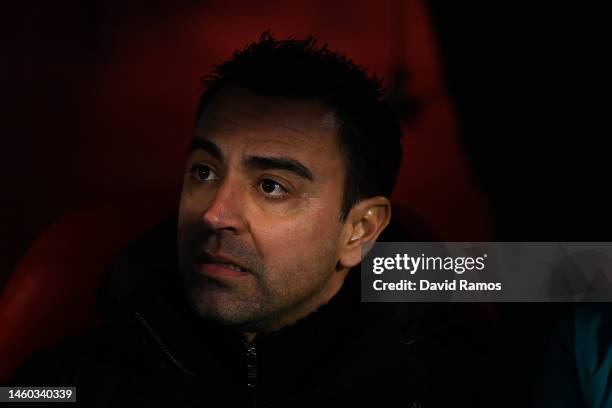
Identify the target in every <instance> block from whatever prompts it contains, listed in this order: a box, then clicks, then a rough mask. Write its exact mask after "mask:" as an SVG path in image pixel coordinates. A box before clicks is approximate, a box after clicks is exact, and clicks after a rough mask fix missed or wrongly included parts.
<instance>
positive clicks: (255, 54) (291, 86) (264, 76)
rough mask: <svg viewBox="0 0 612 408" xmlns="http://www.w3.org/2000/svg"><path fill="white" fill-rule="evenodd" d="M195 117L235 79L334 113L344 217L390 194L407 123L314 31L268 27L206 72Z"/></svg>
mask: <svg viewBox="0 0 612 408" xmlns="http://www.w3.org/2000/svg"><path fill="white" fill-rule="evenodd" d="M202 81H203V83H204V91H203V92H202V95H201V97H200V103H199V106H198V111H197V117H196V120H197V118H199V117H200V114H201V113H202V110H203V109H204V107H205V106H206V104H207V103H208V102H209V101H210V99H211V98H212V97H213V96H214V95H215V94H216V93H217V92H219V90H221V89H222V88H223V87H225V86H227V85H229V84H233V85H238V86H240V87H243V88H245V89H248V90H250V91H253V92H254V93H255V94H257V95H259V96H262V97H283V98H291V99H306V100H315V101H319V102H321V103H323V104H324V105H325V106H328V107H329V108H331V109H332V111H333V112H334V115H335V118H336V121H337V123H338V125H339V129H338V134H339V138H340V146H341V150H342V151H343V154H344V160H345V163H346V169H347V176H346V180H345V187H344V198H343V202H342V207H341V218H342V219H343V220H344V219H345V218H346V216H347V215H348V213H349V211H350V210H351V208H352V207H353V206H354V205H355V204H356V203H358V202H359V201H360V200H362V199H364V198H367V197H373V196H377V195H382V196H386V197H389V196H390V195H391V192H392V191H393V186H394V185H395V181H396V179H397V174H398V172H399V167H400V164H401V160H402V146H401V138H402V129H401V123H400V121H399V118H398V117H397V116H396V114H395V112H394V110H393V109H392V107H391V104H390V103H389V101H388V100H387V99H386V98H385V97H384V90H383V87H382V83H381V82H382V81H381V80H379V79H378V78H377V77H376V75H372V76H368V74H367V70H366V69H364V68H363V67H362V66H360V65H357V64H355V63H354V62H353V61H351V60H350V59H349V58H347V57H346V56H345V55H344V54H342V53H339V52H333V51H331V50H330V49H329V48H328V46H327V44H325V45H322V46H318V44H317V40H316V39H315V38H314V37H307V38H305V39H295V38H290V39H287V40H276V39H275V38H274V37H273V35H272V34H270V32H269V31H266V32H264V33H263V34H261V36H260V38H259V41H257V42H254V43H251V44H249V45H247V46H246V47H245V48H244V49H242V50H237V51H235V52H234V54H233V55H232V57H231V58H230V59H229V60H228V61H226V62H224V63H222V64H220V65H217V66H216V67H215V68H214V69H213V71H212V72H211V73H210V74H208V75H206V76H205V77H204V78H203V80H202Z"/></svg>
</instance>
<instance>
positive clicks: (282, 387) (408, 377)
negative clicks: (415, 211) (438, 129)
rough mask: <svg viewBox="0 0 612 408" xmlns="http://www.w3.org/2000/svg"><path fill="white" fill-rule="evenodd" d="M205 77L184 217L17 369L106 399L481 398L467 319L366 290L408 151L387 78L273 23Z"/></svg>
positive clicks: (323, 401) (107, 402)
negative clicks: (85, 325) (71, 327)
mask: <svg viewBox="0 0 612 408" xmlns="http://www.w3.org/2000/svg"><path fill="white" fill-rule="evenodd" d="M205 85H206V87H205V90H204V92H203V95H202V97H201V101H200V105H199V109H198V115H197V125H196V130H195V137H194V139H193V141H192V143H191V144H190V147H189V156H188V160H187V166H186V172H185V178H184V184H183V191H182V195H181V201H180V206H179V213H178V221H177V220H170V221H168V222H167V223H166V224H164V225H162V226H160V227H159V228H158V229H157V230H156V231H153V232H152V233H150V234H148V235H147V236H145V237H144V238H143V239H142V240H140V241H138V242H136V243H135V244H133V245H132V246H131V248H129V249H128V250H127V251H126V252H125V253H123V254H122V255H121V256H120V257H118V259H117V261H116V262H115V265H114V268H112V270H111V272H110V273H109V274H108V275H107V277H106V281H105V283H104V285H103V289H102V291H101V302H102V303H103V305H104V307H105V309H106V310H107V311H108V319H107V324H106V325H105V326H104V328H103V329H102V330H101V331H96V332H95V333H94V334H91V335H87V336H85V338H79V339H77V340H74V341H72V342H69V343H66V344H64V345H63V346H61V347H60V349H59V350H55V351H52V352H48V353H44V354H43V355H42V356H39V357H37V358H34V359H33V360H32V362H31V363H29V364H27V365H26V366H25V367H24V368H23V369H22V371H21V373H19V374H18V376H17V377H16V380H15V381H14V383H15V384H21V385H25V384H45V385H49V384H51V383H54V384H63V385H76V386H77V399H78V401H79V402H80V403H82V404H84V405H91V406H115V405H118V404H134V405H139V406H140V405H145V404H146V405H147V406H173V407H180V406H185V407H187V406H206V407H217V406H219V407H222V406H228V407H234V406H236V407H243V406H244V407H255V406H257V407H267V406H270V407H300V406H303V407H306V406H308V407H311V406H364V405H370V406H375V405H376V406H407V407H411V406H412V407H415V406H420V405H423V406H436V405H440V406H444V405H445V404H447V403H449V402H452V403H453V404H454V405H462V402H465V400H469V401H470V404H475V403H477V402H478V393H479V392H482V390H478V391H476V390H475V389H474V387H472V388H470V387H463V384H464V382H463V381H465V380H466V379H468V378H469V379H470V380H472V379H473V380H474V381H477V379H476V378H471V377H470V375H472V374H474V373H477V372H478V371H476V370H475V369H474V370H473V371H470V370H469V369H468V367H478V365H477V363H478V362H479V355H478V354H477V353H472V354H469V352H468V351H467V349H466V348H465V347H467V346H465V344H466V343H465V342H464V341H463V340H465V339H464V338H463V337H462V336H461V335H460V333H462V332H461V331H460V330H458V328H461V327H462V326H463V325H464V324H465V323H466V322H465V321H460V322H459V323H453V322H454V321H455V320H453V319H452V317H448V316H447V315H444V319H445V322H444V323H443V324H441V323H440V317H439V313H431V312H425V311H424V310H423V308H422V307H416V306H411V307H410V308H404V309H400V308H398V307H397V306H396V305H385V304H362V303H360V301H359V300H360V298H359V282H360V278H359V268H358V265H359V263H360V261H361V259H362V256H363V251H367V249H368V248H369V247H371V246H372V245H373V244H374V243H375V242H376V240H377V239H378V238H379V236H380V235H381V233H383V230H385V228H386V227H387V226H388V225H389V223H390V219H391V205H390V202H389V196H390V194H391V191H392V189H393V185H394V183H395V179H396V176H397V173H398V169H399V165H400V162H401V144H400V139H401V127H400V124H399V122H398V121H397V119H396V118H395V117H394V115H393V114H392V111H391V108H390V106H389V105H388V103H387V102H385V100H384V99H383V97H382V96H383V91H382V89H381V86H380V82H379V81H377V80H376V79H373V78H369V77H368V76H367V75H366V73H365V71H364V70H363V69H362V68H361V67H359V66H357V65H355V64H354V63H353V62H351V61H350V60H349V59H347V58H346V57H345V56H343V55H342V54H339V53H335V52H332V51H330V50H329V49H327V48H326V47H318V46H317V45H316V42H315V41H314V40H313V39H306V40H303V41H301V40H293V39H291V40H286V41H277V40H275V39H274V38H273V37H272V36H271V35H269V34H267V33H265V34H263V35H262V36H261V38H260V39H259V41H258V42H256V43H253V44H251V45H249V46H248V47H246V48H245V49H244V50H242V51H238V52H236V53H235V54H234V55H233V57H232V58H231V59H230V60H229V61H227V62H225V63H223V64H221V65H219V66H218V67H217V68H216V69H215V70H214V72H213V73H212V74H211V75H209V76H208V77H206V79H205ZM177 224H178V234H174V233H173V231H172V230H174V229H175V228H176V225H177ZM395 239H398V237H395ZM174 245H178V246H177V248H178V251H176V250H175V248H174ZM175 252H178V257H177V258H175V257H173V256H172V254H173V253H175ZM435 310H437V309H435ZM468 337H469V336H468ZM462 339H463V340H462ZM459 347H461V348H462V353H463V352H464V353H465V355H463V354H462V353H459V352H454V349H456V348H459ZM461 360H465V361H461ZM467 362H469V364H467ZM481 385H482V384H481ZM466 396H467V397H468V398H466Z"/></svg>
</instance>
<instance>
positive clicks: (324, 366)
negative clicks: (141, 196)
mask: <svg viewBox="0 0 612 408" xmlns="http://www.w3.org/2000/svg"><path fill="white" fill-rule="evenodd" d="M175 225H176V224H175V221H171V222H168V223H166V224H165V225H162V226H160V227H159V228H158V229H157V230H155V231H153V232H152V233H150V234H148V235H146V236H145V237H144V238H143V239H140V240H138V241H137V242H135V243H134V244H133V245H132V246H131V247H130V248H128V250H127V251H125V252H124V253H123V254H122V255H121V256H119V257H118V258H117V260H116V262H115V263H114V265H113V267H112V268H111V271H110V272H109V273H108V274H107V275H106V277H105V281H104V284H103V285H102V289H101V292H100V302H101V306H102V308H103V310H104V311H105V319H104V320H105V322H104V324H103V325H102V326H101V327H99V328H97V329H95V330H92V331H91V332H89V333H86V334H84V335H82V336H79V337H77V338H73V339H70V340H68V341H66V342H64V343H62V344H61V345H60V346H57V347H55V348H52V349H50V350H47V351H44V352H42V353H38V354H36V355H35V356H33V357H32V358H31V359H30V360H29V361H28V362H27V363H26V364H25V365H24V366H23V367H22V368H21V369H20V370H19V371H18V373H17V375H16V377H15V379H14V381H13V383H14V384H15V385H46V386H49V385H53V384H55V385H64V386H67V385H75V386H76V387H77V400H78V403H79V405H81V406H94V407H108V406H118V405H121V404H131V405H132V406H147V407H162V406H164V407H166V406H167V407H261V408H263V407H321V406H338V407H349V406H350V407H357V406H371V407H379V406H380V407H384V406H401V407H420V406H422V407H433V406H470V407H473V406H492V405H491V401H490V398H491V396H492V395H493V394H494V391H493V388H492V387H491V385H490V384H488V380H490V378H491V375H492V371H491V369H492V368H493V366H494V363H493V362H491V360H490V359H489V358H488V356H489V354H488V351H487V350H489V349H490V347H489V346H490V344H489V343H488V342H487V339H486V336H485V337H483V333H482V331H478V330H477V328H478V327H482V326H481V325H479V324H477V323H478V321H477V320H474V315H473V313H471V308H470V307H469V306H467V305H462V307H448V306H435V307H434V306H432V305H422V304H402V305H397V304H382V303H378V304H376V303H361V302H360V291H359V283H360V278H359V270H358V268H356V269H354V270H352V271H351V272H350V273H349V277H348V278H347V280H346V282H345V284H344V285H343V287H342V289H341V290H340V292H339V293H338V294H337V295H336V296H335V297H334V298H332V300H331V301H330V302H329V303H328V304H326V305H324V306H322V307H321V308H320V309H319V310H317V311H315V312H314V313H312V314H311V315H309V316H307V317H306V318H304V319H302V320H300V321H298V322H297V323H296V324H294V325H292V326H290V327H286V328H284V329H282V330H280V331H278V332H275V333H270V334H264V335H261V336H258V337H257V339H256V341H255V342H254V344H253V345H247V344H245V343H243V342H242V341H241V339H240V337H239V336H237V335H236V334H234V333H232V332H230V331H228V330H226V329H224V328H223V327H219V326H217V325H215V324H214V323H206V322H202V321H201V320H198V318H197V317H195V316H194V315H193V314H192V313H191V312H190V310H189V308H188V307H187V305H186V303H185V301H184V298H183V296H182V295H181V291H180V289H179V283H178V274H177V271H176V257H175V255H174V254H175V245H176V241H175V239H176V238H175V233H174V231H175V228H176V227H175ZM496 402H499V401H496ZM493 405H496V406H499V405H500V404H498V403H493ZM36 406H40V405H36ZM53 406H57V405H53ZM70 406H75V404H71V405H70Z"/></svg>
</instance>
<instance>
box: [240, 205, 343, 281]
mask: <svg viewBox="0 0 612 408" xmlns="http://www.w3.org/2000/svg"><path fill="white" fill-rule="evenodd" d="M260 221H262V222H258V223H255V225H254V224H252V225H251V232H252V235H253V238H254V240H255V242H257V246H258V247H259V250H260V252H261V253H262V254H263V255H264V258H265V259H266V262H267V266H268V267H269V268H270V269H271V270H293V269H294V266H295V265H297V264H301V265H302V266H304V267H308V264H309V263H310V264H311V265H313V267H314V266H316V267H321V263H332V261H331V260H329V259H328V258H330V256H333V253H334V251H335V250H336V248H337V245H338V239H339V226H340V223H339V214H338V212H337V211H335V210H334V209H330V208H327V207H324V206H320V207H319V208H315V207H313V206H310V208H309V210H308V211H307V212H302V213H301V214H300V215H298V216H295V217H291V218H290V219H289V218H287V219H282V218H280V219H279V218H278V217H271V218H270V219H268V220H267V221H264V220H263V219H261V218H260Z"/></svg>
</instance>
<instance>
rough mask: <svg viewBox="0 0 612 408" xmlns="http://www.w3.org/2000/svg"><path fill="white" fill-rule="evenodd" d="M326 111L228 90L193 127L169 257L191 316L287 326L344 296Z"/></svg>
mask: <svg viewBox="0 0 612 408" xmlns="http://www.w3.org/2000/svg"><path fill="white" fill-rule="evenodd" d="M337 139H338V138H337V130H336V122H335V120H334V119H333V115H331V114H330V113H329V110H327V109H325V108H324V106H323V105H321V104H319V103H316V102H311V101H297V100H288V99H282V98H261V97H258V96H256V95H255V94H254V93H251V92H249V91H246V90H243V89H240V88H237V87H228V88H225V89H223V90H222V91H221V92H220V93H218V94H217V95H216V96H215V97H214V98H213V99H212V100H211V101H210V102H209V103H208V104H207V105H206V107H205V109H204V111H203V113H202V115H201V117H200V118H199V121H198V125H197V129H196V136H195V138H194V141H193V143H192V149H191V153H190V155H189V158H188V162H187V172H186V175H185V180H184V185H183V192H182V196H181V203H180V209H179V227H178V238H179V242H178V249H179V260H180V264H181V274H182V278H183V282H184V284H185V287H186V289H187V293H188V296H189V300H190V301H191V303H192V304H193V306H194V307H195V309H196V311H197V312H198V314H199V315H201V316H203V317H207V318H211V319H213V320H216V321H219V322H221V323H224V324H228V325H232V326H236V327H239V328H241V329H242V330H245V331H261V330H272V329H277V328H280V327H282V326H283V325H286V324H291V323H293V321H295V319H296V318H301V317H303V316H304V315H306V314H308V313H310V312H311V311H313V310H314V309H316V308H317V307H318V306H319V305H321V304H322V303H325V302H327V300H329V298H331V297H332V296H333V295H334V294H335V293H336V291H337V290H338V289H339V288H340V286H341V285H342V282H343V279H344V276H345V272H346V271H344V272H342V271H341V270H337V268H336V265H337V262H338V258H339V253H340V250H341V239H340V237H341V235H342V231H343V227H344V224H343V223H342V222H341V219H340V210H341V202H342V198H343V192H344V177H345V172H346V169H345V164H344V161H343V159H342V154H341V152H340V148H339V145H338V140H337Z"/></svg>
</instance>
